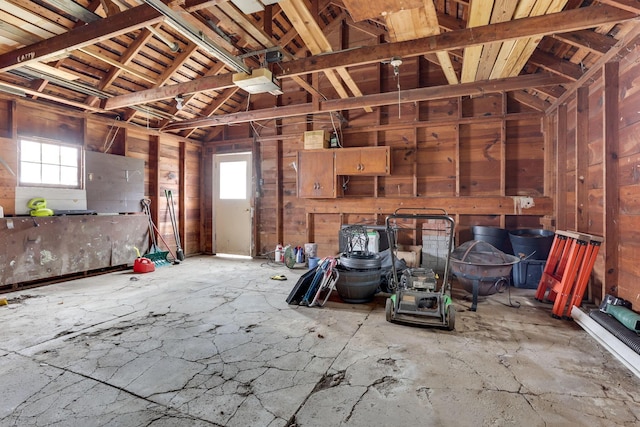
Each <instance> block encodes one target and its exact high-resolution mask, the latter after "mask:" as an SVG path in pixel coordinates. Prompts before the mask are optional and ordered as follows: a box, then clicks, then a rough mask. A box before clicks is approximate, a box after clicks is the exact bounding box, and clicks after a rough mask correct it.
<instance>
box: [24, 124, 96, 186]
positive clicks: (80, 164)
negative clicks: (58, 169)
mask: <svg viewBox="0 0 640 427" xmlns="http://www.w3.org/2000/svg"><path fill="white" fill-rule="evenodd" d="M23 142H34V143H37V144H49V145H55V146H58V147H68V148H73V149H76V150H77V152H78V155H77V157H76V169H77V182H78V183H77V184H75V185H69V184H51V183H46V182H23V181H22V167H23V162H24V163H32V164H38V165H40V167H42V165H43V164H44V165H46V164H49V165H57V166H66V165H63V164H62V162H60V160H58V163H47V162H43V161H42V158H41V159H40V162H33V161H28V160H23V159H22V143H23ZM17 146H18V186H19V187H43V188H61V189H70V190H81V189H83V188H84V179H83V177H84V150H83V147H82V145H78V144H70V143H67V142H64V141H59V140H55V139H48V138H41V137H35V136H24V135H23V136H18V144H17ZM40 149H41V150H42V146H41V147H40ZM40 178H41V179H42V173H41V176H40Z"/></svg>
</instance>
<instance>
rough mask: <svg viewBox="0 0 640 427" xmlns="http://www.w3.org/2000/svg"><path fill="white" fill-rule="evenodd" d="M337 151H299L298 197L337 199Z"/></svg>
mask: <svg viewBox="0 0 640 427" xmlns="http://www.w3.org/2000/svg"><path fill="white" fill-rule="evenodd" d="M335 151H336V150H305V151H298V197H305V198H319V199H320V198H335V197H337V190H336V188H337V184H336V183H337V177H336V173H335V169H334V156H335V154H334V153H335Z"/></svg>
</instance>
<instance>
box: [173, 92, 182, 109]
mask: <svg viewBox="0 0 640 427" xmlns="http://www.w3.org/2000/svg"><path fill="white" fill-rule="evenodd" d="M174 99H175V100H176V110H182V108H183V107H184V104H183V102H184V98H183V97H182V95H176V97H175V98H174Z"/></svg>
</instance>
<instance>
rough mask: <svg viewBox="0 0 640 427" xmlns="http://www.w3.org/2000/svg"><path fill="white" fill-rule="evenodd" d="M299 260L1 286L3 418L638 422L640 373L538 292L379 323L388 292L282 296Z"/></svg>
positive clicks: (209, 264)
mask: <svg viewBox="0 0 640 427" xmlns="http://www.w3.org/2000/svg"><path fill="white" fill-rule="evenodd" d="M304 272H305V270H287V269H286V268H285V267H282V266H275V265H272V264H271V265H270V264H263V263H261V262H260V261H257V260H253V261H248V260H226V259H221V258H216V257H196V258H189V259H187V260H186V261H185V262H184V263H182V264H181V265H176V266H167V267H162V268H159V269H157V270H156V271H155V272H154V273H150V274H143V275H134V274H133V273H131V272H130V271H127V272H116V273H111V274H107V275H102V276H98V277H89V278H84V279H80V280H74V281H69V282H65V283H60V284H55V285H50V286H46V287H41V288H35V289H28V290H23V291H20V292H14V293H10V294H5V295H2V297H5V298H7V299H8V300H9V305H8V306H2V307H0V322H2V333H1V335H0V337H1V339H0V384H1V386H0V425H2V426H13V425H15V426H40V425H42V426H82V427H86V426H304V427H307V426H309V427H311V426H388V425H420V426H449V425H450V426H480V425H486V426H503V425H514V426H515V425H517V426H523V425H525V426H538V425H540V426H543V425H545V426H569V425H571V426H580V425H582V426H614V425H621V426H632V425H634V426H635V425H638V423H639V419H640V405H639V402H640V387H638V386H639V385H640V381H639V380H638V379H637V378H636V377H635V376H633V375H632V374H631V373H630V372H629V371H628V370H627V369H626V368H625V367H624V366H623V365H622V364H620V363H619V362H618V361H617V360H615V359H614V358H613V357H612V356H611V355H610V354H609V353H607V352H606V351H605V350H604V349H603V348H602V347H600V346H599V345H598V344H597V343H596V342H595V340H594V339H593V338H591V337H590V336H589V335H587V333H586V332H584V331H582V329H581V328H580V327H579V326H577V325H576V324H574V323H572V322H569V321H561V320H555V319H552V318H551V317H550V315H549V313H550V308H551V307H550V306H547V305H544V304H541V303H538V302H537V301H535V300H534V298H533V294H534V291H532V290H526V289H513V292H512V295H511V296H512V299H513V300H516V301H518V302H520V303H521V304H522V305H521V307H520V308H519V309H514V308H511V307H508V306H507V305H506V302H507V301H508V300H507V294H506V293H505V294H496V295H492V296H490V297H487V298H485V299H483V300H482V301H481V302H480V303H479V305H478V311H477V312H471V311H469V310H468V308H469V307H470V305H471V304H470V301H468V300H467V299H465V298H464V297H465V296H466V294H465V293H464V292H463V291H457V290H456V289H454V302H455V305H456V307H457V311H458V315H457V320H456V330H455V331H454V332H448V331H442V330H437V329H433V328H419V327H411V326H403V325H396V324H390V323H387V322H386V321H385V315H384V298H382V297H376V299H375V300H374V301H373V302H372V303H368V304H343V303H340V302H337V300H338V298H332V300H331V301H329V302H328V303H327V306H325V307H324V308H309V307H298V306H288V305H287V304H286V302H285V298H286V296H287V295H288V294H289V292H290V290H291V288H292V287H293V286H294V285H295V283H296V281H297V279H298V277H299V276H300V275H302V274H303V273H304ZM275 274H285V275H286V276H287V277H288V279H289V280H287V281H275V280H270V277H271V276H273V275H275ZM334 300H335V301H334Z"/></svg>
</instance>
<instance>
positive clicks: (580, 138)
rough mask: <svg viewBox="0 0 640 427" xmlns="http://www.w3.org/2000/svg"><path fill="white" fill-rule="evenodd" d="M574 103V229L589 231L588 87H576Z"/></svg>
mask: <svg viewBox="0 0 640 427" xmlns="http://www.w3.org/2000/svg"><path fill="white" fill-rule="evenodd" d="M577 96H578V102H577V105H576V141H575V144H576V145H575V147H576V230H577V231H582V232H588V231H589V191H588V188H587V185H588V182H589V179H588V175H589V88H588V87H587V86H583V87H581V88H578V94H577Z"/></svg>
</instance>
